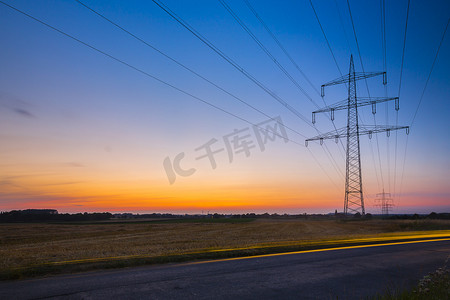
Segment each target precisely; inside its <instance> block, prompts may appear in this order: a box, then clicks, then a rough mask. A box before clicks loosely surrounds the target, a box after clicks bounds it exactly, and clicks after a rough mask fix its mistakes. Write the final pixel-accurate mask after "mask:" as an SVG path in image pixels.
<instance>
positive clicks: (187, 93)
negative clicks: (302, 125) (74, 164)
mask: <svg viewBox="0 0 450 300" xmlns="http://www.w3.org/2000/svg"><path fill="white" fill-rule="evenodd" d="M0 3H1V4H3V5H5V6H7V7H9V8H11V9H13V10H15V11H16V12H18V13H21V14H23V15H25V16H27V17H28V18H30V19H33V20H34V21H36V22H38V23H40V24H42V25H44V26H46V27H48V28H50V29H52V30H54V31H56V32H58V33H60V34H62V35H64V36H66V37H68V38H70V39H72V40H74V41H76V42H78V43H80V44H82V45H84V46H86V47H88V48H90V49H91V50H94V51H96V52H98V53H100V54H102V55H104V56H106V57H109V58H110V59H112V60H114V61H116V62H118V63H121V64H122V65H125V66H127V67H129V68H131V69H133V70H135V71H137V72H139V73H141V74H143V75H145V76H147V77H150V78H152V79H153V80H156V81H158V82H160V83H162V84H164V85H166V86H168V87H170V88H172V89H174V90H177V91H178V92H180V93H182V94H185V95H187V96H189V97H191V98H194V99H195V100H198V101H200V102H202V103H204V104H206V105H208V106H210V107H213V108H215V109H217V110H219V111H221V112H223V113H226V114H228V115H230V116H232V117H234V118H236V119H239V120H241V121H243V122H245V123H248V124H250V125H252V126H256V127H258V128H259V129H262V130H265V131H267V129H265V128H262V127H260V126H258V125H256V124H254V123H253V122H251V121H248V120H247V119H245V118H242V117H240V116H238V115H236V114H234V113H232V112H229V111H227V110H225V109H223V108H221V107H219V106H217V105H214V104H212V103H210V102H208V101H206V100H204V99H201V98H200V97H197V96H195V95H193V94H191V93H189V92H187V91H185V90H182V89H180V88H178V87H176V86H174V85H173V84H171V83H168V82H166V81H164V80H162V79H159V78H158V77H156V76H153V75H151V74H150V73H148V72H146V71H143V70H142V69H139V68H137V67H135V66H133V65H131V64H129V63H127V62H125V61H123V60H121V59H119V58H116V57H114V56H112V55H110V54H108V53H106V52H104V51H102V50H100V49H98V48H96V47H94V46H92V45H90V44H88V43H86V42H83V41H81V40H80V39H78V38H76V37H74V36H72V35H70V34H68V33H66V32H64V31H62V30H60V29H58V28H56V27H54V26H52V25H50V24H48V23H46V22H44V21H41V20H39V19H37V18H35V17H33V16H31V15H30V14H27V13H26V12H24V11H22V10H20V9H18V8H16V7H14V6H12V5H9V4H7V3H5V2H3V1H1V0H0ZM274 134H275V135H277V136H279V137H282V138H285V137H283V136H281V135H279V134H277V133H276V132H274ZM287 140H288V141H290V142H292V143H294V144H297V145H299V146H302V147H305V146H304V145H302V144H300V143H297V142H295V141H293V140H290V139H287Z"/></svg>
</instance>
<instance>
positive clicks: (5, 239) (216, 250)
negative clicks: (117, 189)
mask: <svg viewBox="0 0 450 300" xmlns="http://www.w3.org/2000/svg"><path fill="white" fill-rule="evenodd" d="M449 229H450V221H439V220H416V221H413V220H395V221H394V220H389V221H388V220H370V221H351V222H343V221H336V220H298V219H292V220H290V219H288V220H274V219H256V220H252V219H235V220H233V219H228V220H223V219H222V220H220V219H219V220H213V219H211V220H210V221H208V220H206V221H205V220H199V221H193V220H186V221H182V220H181V221H175V220H168V221H144V222H142V221H141V222H116V223H114V222H110V223H71V224H63V223H60V224H45V223H34V224H25V223H20V224H0V245H1V247H0V274H2V278H17V277H22V276H34V275H42V274H46V273H51V272H53V271H55V270H56V269H57V268H56V266H59V269H60V270H59V271H60V272H61V271H76V270H85V269H92V268H93V267H97V268H98V267H108V264H110V266H111V262H113V261H114V262H115V264H114V265H112V267H117V266H126V265H136V264H142V263H155V262H156V263H157V262H168V261H182V260H189V259H198V258H208V257H211V258H214V257H229V256H236V255H249V254H252V253H255V254H262V253H270V252H277V251H278V252H280V251H288V250H301V249H310V248H314V247H316V248H317V247H321V246H322V247H323V246H326V245H328V246H330V245H342V244H346V243H348V240H349V239H356V240H355V241H356V242H358V239H360V240H359V242H360V243H361V241H363V239H365V238H366V239H367V238H375V239H376V238H378V239H382V238H389V239H395V238H397V237H398V236H405V235H412V234H415V235H417V234H429V233H431V231H430V230H449ZM434 232H436V231H434ZM448 233H449V231H447V235H448ZM346 240H347V241H346ZM249 248H250V249H251V251H253V252H251V253H247V252H248V251H250V250H248V249H249ZM261 249H265V250H264V251H263V252H261ZM239 251H240V252H239ZM243 251H244V252H245V251H247V252H245V253H244V252H243ZM201 253H209V254H210V255H209V256H202V255H198V254H201ZM211 253H212V254H213V255H211ZM230 253H231V254H230ZM193 254H197V255H193ZM183 255H184V257H182V258H181V259H180V257H181V256H183ZM186 255H187V256H186ZM189 255H191V256H190V257H189ZM171 257H172V258H173V259H168V258H171ZM117 261H121V263H120V264H118V263H117ZM74 265H84V267H83V268H79V266H78V268H74V267H73V266H74ZM89 265H90V267H89ZM94 265H95V266H94ZM68 266H72V267H68ZM62 269H64V270H62Z"/></svg>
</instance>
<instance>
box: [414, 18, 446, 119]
mask: <svg viewBox="0 0 450 300" xmlns="http://www.w3.org/2000/svg"><path fill="white" fill-rule="evenodd" d="M449 23H450V18H448V20H447V25H445V30H444V33H443V34H442V38H441V41H440V42H439V46H438V49H437V51H436V55H435V56H434V60H433V64H432V65H431V69H430V73H428V77H427V81H426V82H425V86H424V88H423V91H422V94H421V95H420V100H419V103H418V104H417V108H416V111H415V113H414V117H413V119H412V121H411V125H410V126H412V125H413V123H414V120H415V119H416V116H417V112H418V111H419V107H420V104H421V103H422V99H423V96H424V95H425V90H426V89H427V86H428V81H429V80H430V77H431V73H432V72H433V68H434V65H435V64H436V60H437V58H438V55H439V51H440V50H441V46H442V42H443V41H444V38H445V33H446V32H447V28H448V24H449Z"/></svg>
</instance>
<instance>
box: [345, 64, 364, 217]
mask: <svg viewBox="0 0 450 300" xmlns="http://www.w3.org/2000/svg"><path fill="white" fill-rule="evenodd" d="M355 75H356V74H355V66H354V64H353V56H351V57H350V69H349V72H348V109H347V152H346V157H345V158H346V160H345V161H346V167H345V200H344V213H345V214H346V213H347V212H348V211H349V210H350V211H353V212H359V210H361V211H360V213H361V214H363V215H364V214H365V210H364V197H363V190H362V176H361V150H360V147H359V124H358V105H357V101H356V78H355Z"/></svg>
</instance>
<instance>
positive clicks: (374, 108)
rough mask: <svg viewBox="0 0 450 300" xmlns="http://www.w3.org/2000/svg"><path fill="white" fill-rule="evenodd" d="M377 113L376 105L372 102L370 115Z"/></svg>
mask: <svg viewBox="0 0 450 300" xmlns="http://www.w3.org/2000/svg"><path fill="white" fill-rule="evenodd" d="M376 113H377V104H376V102H375V101H372V114H376Z"/></svg>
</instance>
